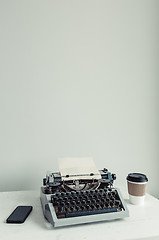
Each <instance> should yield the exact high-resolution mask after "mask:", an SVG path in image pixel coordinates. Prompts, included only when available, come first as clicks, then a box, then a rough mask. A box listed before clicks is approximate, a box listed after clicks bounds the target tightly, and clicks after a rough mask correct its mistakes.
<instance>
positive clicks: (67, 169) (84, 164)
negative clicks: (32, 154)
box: [58, 158, 101, 181]
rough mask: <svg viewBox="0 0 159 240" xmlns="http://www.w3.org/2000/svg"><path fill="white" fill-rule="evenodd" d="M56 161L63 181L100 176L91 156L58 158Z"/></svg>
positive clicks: (97, 177)
mask: <svg viewBox="0 0 159 240" xmlns="http://www.w3.org/2000/svg"><path fill="white" fill-rule="evenodd" d="M58 163H59V170H60V173H61V176H62V180H63V181H68V180H75V179H76V180H80V179H100V178H101V175H100V173H99V171H98V169H97V167H96V166H95V163H94V161H93V159H92V158H59V159H58ZM92 173H93V176H90V174H91V175H92ZM66 175H69V177H66Z"/></svg>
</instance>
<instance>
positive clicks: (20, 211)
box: [6, 206, 33, 223]
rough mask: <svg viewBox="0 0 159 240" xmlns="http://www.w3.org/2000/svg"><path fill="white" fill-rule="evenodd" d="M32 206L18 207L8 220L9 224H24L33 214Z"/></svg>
mask: <svg viewBox="0 0 159 240" xmlns="http://www.w3.org/2000/svg"><path fill="white" fill-rule="evenodd" d="M32 209H33V207H32V206H18V207H17V208H16V209H15V210H14V211H13V212H12V213H11V215H10V216H9V217H8V218H7V220H6V222H7V223H23V222H24V221H25V219H26V218H27V217H28V216H29V214H30V213H31V211H32Z"/></svg>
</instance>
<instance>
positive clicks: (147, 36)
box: [0, 0, 159, 196]
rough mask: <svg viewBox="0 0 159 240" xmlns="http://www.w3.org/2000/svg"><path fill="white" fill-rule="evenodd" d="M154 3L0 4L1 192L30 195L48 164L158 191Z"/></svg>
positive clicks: (158, 22) (17, 0)
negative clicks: (143, 178)
mask: <svg viewBox="0 0 159 240" xmlns="http://www.w3.org/2000/svg"><path fill="white" fill-rule="evenodd" d="M158 7H159V1H155V0H149V1H148V0H138V1H134V0H129V1H127V0H125V1H122V0H119V1H118V0H116V1H114V0H113V1H108V0H103V1H102V0H96V1H95V0H81V1H76V0H62V1H59V0H56V1H55V0H46V1H42V0H37V1H35V0H27V1H24V0H23V1H22V0H14V1H12V0H1V1H0V34H1V36H0V66H1V71H0V105H1V108H0V146H1V150H0V163H1V167H0V190H1V191H8V190H20V189H31V188H39V187H40V186H41V184H42V178H43V177H44V176H45V173H46V170H47V169H49V170H51V171H53V172H54V171H56V170H57V169H58V166H57V161H56V159H57V158H58V157H68V156H71V157H73V156H77V157H82V156H84V157H85V156H92V157H93V158H94V160H95V162H96V165H97V166H98V168H99V169H100V168H103V167H107V168H109V170H110V171H111V172H115V173H116V174H117V181H116V183H122V184H125V178H126V175H127V174H128V173H129V172H133V171H141V172H144V173H146V174H147V175H148V177H149V185H148V191H149V192H150V193H152V194H153V195H155V196H159V189H158V184H157V183H156V179H158V171H159V166H158V156H159V152H158V141H157V140H158V133H159V131H158V116H159V115H158V109H157V108H158V101H157V98H158V96H157V93H158V89H157V80H158V76H159V72H158V63H159V61H158V60H159V59H158V56H159V55H158V54H159V51H158V41H159V38H158V36H159V33H158V29H159V17H158Z"/></svg>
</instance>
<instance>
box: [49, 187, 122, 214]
mask: <svg viewBox="0 0 159 240" xmlns="http://www.w3.org/2000/svg"><path fill="white" fill-rule="evenodd" d="M51 202H52V204H53V206H54V209H55V212H56V215H57V218H71V217H78V216H86V215H93V214H102V213H110V212H119V211H123V210H124V207H123V205H122V202H121V200H120V197H119V195H118V192H117V190H115V189H113V188H105V189H96V190H87V191H77V192H75V191H72V192H58V193H56V194H53V195H51Z"/></svg>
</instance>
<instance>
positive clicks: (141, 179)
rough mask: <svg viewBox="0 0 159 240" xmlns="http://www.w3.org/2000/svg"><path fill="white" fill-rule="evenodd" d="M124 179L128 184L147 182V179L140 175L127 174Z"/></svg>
mask: <svg viewBox="0 0 159 240" xmlns="http://www.w3.org/2000/svg"><path fill="white" fill-rule="evenodd" d="M126 179H127V180H128V181H130V182H148V178H147V177H146V175H145V174H142V173H129V174H128V176H127V178H126Z"/></svg>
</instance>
